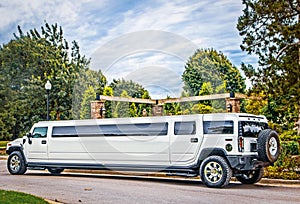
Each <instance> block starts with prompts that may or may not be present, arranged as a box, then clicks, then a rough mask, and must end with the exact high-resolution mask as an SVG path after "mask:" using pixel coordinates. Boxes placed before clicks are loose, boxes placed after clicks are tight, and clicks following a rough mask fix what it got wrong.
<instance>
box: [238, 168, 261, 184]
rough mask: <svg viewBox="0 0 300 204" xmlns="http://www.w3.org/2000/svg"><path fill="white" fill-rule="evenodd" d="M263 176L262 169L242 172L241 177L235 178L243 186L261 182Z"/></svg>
mask: <svg viewBox="0 0 300 204" xmlns="http://www.w3.org/2000/svg"><path fill="white" fill-rule="evenodd" d="M263 175H264V169H263V168H260V169H257V170H251V171H246V172H242V175H241V176H237V177H236V179H237V180H238V181H239V182H241V183H243V184H254V183H257V182H259V181H260V180H261V178H262V177H263Z"/></svg>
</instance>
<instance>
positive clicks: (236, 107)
mask: <svg viewBox="0 0 300 204" xmlns="http://www.w3.org/2000/svg"><path fill="white" fill-rule="evenodd" d="M230 106H231V112H232V113H240V111H241V108H240V99H239V98H226V109H227V112H229V107H230Z"/></svg>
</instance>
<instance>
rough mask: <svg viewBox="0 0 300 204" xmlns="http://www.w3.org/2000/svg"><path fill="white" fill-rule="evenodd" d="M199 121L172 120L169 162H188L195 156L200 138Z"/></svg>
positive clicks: (178, 163)
mask: <svg viewBox="0 0 300 204" xmlns="http://www.w3.org/2000/svg"><path fill="white" fill-rule="evenodd" d="M199 122H200V121H197V120H195V121H174V123H173V131H172V133H171V135H170V155H171V157H170V158H171V164H172V165H176V164H177V165H180V164H190V163H192V162H194V161H195V160H196V158H197V153H198V150H199V148H200V145H201V142H202V138H203V137H201V135H202V134H201V133H200V131H201V130H200V128H197V127H199V124H197V123H199Z"/></svg>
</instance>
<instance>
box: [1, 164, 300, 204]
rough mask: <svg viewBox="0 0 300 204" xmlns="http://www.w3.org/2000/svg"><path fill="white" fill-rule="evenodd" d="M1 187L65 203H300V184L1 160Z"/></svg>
mask: <svg viewBox="0 0 300 204" xmlns="http://www.w3.org/2000/svg"><path fill="white" fill-rule="evenodd" d="M0 183H1V186H0V188H1V189H5V190H15V191H21V192H25V193H30V194H33V195H36V196H40V197H43V198H46V199H49V200H53V201H55V200H56V201H59V202H61V203H122V204H127V203H130V204H133V203H143V204H146V203H189V204H190V203H221V204H226V203H243V204H246V203H251V204H253V203H267V204H269V203H272V204H276V203H280V204H281V203H300V187H299V186H289V187H285V186H269V185H268V186H266V185H260V184H257V185H241V184H239V183H237V182H231V183H230V185H229V186H228V187H226V188H222V189H212V188H207V187H206V186H204V185H203V184H202V183H201V181H198V180H191V179H186V180H184V179H183V180H179V179H170V178H169V179H166V178H157V179H154V178H136V177H135V178H133V177H131V176H108V175H98V174H97V175H91V174H80V173H63V174H62V175H60V176H52V175H50V174H49V173H48V172H47V171H27V173H26V174H25V175H21V176H16V175H10V174H9V173H8V171H7V170H6V161H3V160H1V161H0Z"/></svg>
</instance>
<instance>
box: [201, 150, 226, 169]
mask: <svg viewBox="0 0 300 204" xmlns="http://www.w3.org/2000/svg"><path fill="white" fill-rule="evenodd" d="M213 155H214V156H221V157H223V158H224V159H225V160H226V161H227V154H226V152H225V150H224V149H222V148H205V149H203V150H202V151H201V152H200V155H199V158H198V163H197V168H199V167H200V165H201V163H202V162H203V160H204V159H206V158H207V157H209V156H213ZM227 162H228V161H227Z"/></svg>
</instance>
